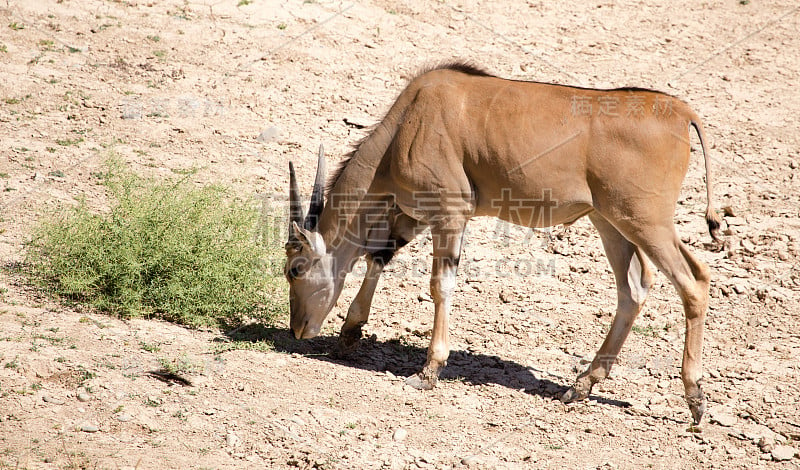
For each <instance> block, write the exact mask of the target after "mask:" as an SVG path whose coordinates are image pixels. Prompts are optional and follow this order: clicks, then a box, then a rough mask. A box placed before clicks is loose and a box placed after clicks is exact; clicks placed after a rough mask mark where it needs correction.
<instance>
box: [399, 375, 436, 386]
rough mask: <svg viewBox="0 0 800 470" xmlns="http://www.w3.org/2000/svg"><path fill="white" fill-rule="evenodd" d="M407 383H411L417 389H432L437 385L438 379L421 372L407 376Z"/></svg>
mask: <svg viewBox="0 0 800 470" xmlns="http://www.w3.org/2000/svg"><path fill="white" fill-rule="evenodd" d="M406 385H410V386H412V387H414V388H416V389H417V390H432V389H433V387H435V386H436V379H431V378H429V377H425V375H424V374H423V373H422V372H420V373H418V374H414V375H412V376H411V377H409V378H407V379H406Z"/></svg>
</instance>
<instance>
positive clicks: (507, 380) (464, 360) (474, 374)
mask: <svg viewBox="0 0 800 470" xmlns="http://www.w3.org/2000/svg"><path fill="white" fill-rule="evenodd" d="M220 340H221V341H228V340H231V341H264V340H267V341H270V342H271V343H272V344H273V345H274V348H275V350H276V351H279V352H283V353H288V354H300V355H303V356H305V357H307V358H310V359H315V360H318V361H325V362H330V363H333V364H339V365H343V366H347V367H354V368H358V369H362V370H368V371H375V372H391V373H392V374H394V375H396V376H399V377H408V376H410V375H413V374H414V373H416V372H418V371H419V370H420V369H421V368H422V365H423V364H424V363H425V359H426V356H427V350H426V349H425V348H421V347H418V346H414V345H408V344H404V343H402V342H401V341H399V340H396V339H394V340H389V341H378V340H377V339H376V338H375V336H374V335H373V336H372V337H369V338H362V339H361V342H360V344H359V346H358V349H356V350H355V351H354V352H353V353H351V354H349V355H347V356H346V357H339V356H338V355H336V354H334V353H333V351H335V350H336V342H337V340H338V337H336V336H320V337H316V338H313V339H304V340H297V339H295V338H294V336H293V335H292V334H291V332H290V331H289V330H288V328H274V327H267V326H263V325H259V324H251V325H247V326H244V327H240V328H237V329H236V330H233V331H232V332H229V333H226V338H224V339H220ZM537 374H538V375H539V376H538V377H537ZM544 375H550V376H551V377H554V378H556V379H558V380H559V381H560V382H561V383H556V382H553V381H552V380H549V379H547V378H544V377H542V376H544ZM440 380H442V381H445V382H446V381H463V382H465V383H469V384H473V385H487V384H496V385H501V386H503V387H508V388H511V389H515V390H520V389H524V390H525V392H526V393H530V394H534V395H538V396H540V397H543V398H548V399H552V400H558V399H559V398H560V397H561V395H562V394H563V393H564V392H566V391H567V388H568V387H567V386H565V385H564V384H567V383H571V379H565V378H562V377H557V376H553V375H552V374H548V373H546V372H544V371H539V370H536V369H534V368H532V367H525V366H523V365H521V364H518V363H516V362H514V361H509V360H506V359H502V358H500V357H498V356H493V355H486V354H481V353H475V352H470V351H463V350H458V351H452V352H451V353H450V357H449V358H448V360H447V367H445V368H444V370H443V371H442V374H441V376H440ZM589 399H590V400H594V401H597V402H598V403H602V404H607V405H612V406H616V407H619V408H627V407H629V406H631V405H630V403H628V402H625V401H620V400H614V399H609V398H603V397H598V396H596V395H591V396H590V397H589Z"/></svg>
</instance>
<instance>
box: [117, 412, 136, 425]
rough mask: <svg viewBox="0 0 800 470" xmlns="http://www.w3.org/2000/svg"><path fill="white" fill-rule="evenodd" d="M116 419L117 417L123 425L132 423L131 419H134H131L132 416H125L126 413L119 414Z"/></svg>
mask: <svg viewBox="0 0 800 470" xmlns="http://www.w3.org/2000/svg"><path fill="white" fill-rule="evenodd" d="M116 417H117V421H122V422H123V423H127V422H128V421H130V420H131V419H133V418H132V417H131V415H129V414H125V413H120V414H118V415H117V416H116Z"/></svg>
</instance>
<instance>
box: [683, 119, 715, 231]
mask: <svg viewBox="0 0 800 470" xmlns="http://www.w3.org/2000/svg"><path fill="white" fill-rule="evenodd" d="M689 124H690V125H691V126H692V127H694V130H695V132H697V137H698V138H699V139H700V147H701V148H702V149H703V159H704V160H705V164H706V193H707V195H708V206H707V207H706V223H707V224H708V233H710V234H711V238H713V239H714V241H719V239H720V238H719V228H720V226H721V225H722V220H721V219H720V218H719V214H717V212H716V210H715V209H714V189H713V185H712V184H711V162H710V161H709V157H708V148H707V147H706V139H705V132H704V131H703V126H702V125H701V124H700V120H699V119H698V118H696V117H694V118H693V119H691V120H690V121H689Z"/></svg>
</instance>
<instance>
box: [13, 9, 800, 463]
mask: <svg viewBox="0 0 800 470" xmlns="http://www.w3.org/2000/svg"><path fill="white" fill-rule="evenodd" d="M661 3H667V2H656V1H647V2H643V1H638V0H637V1H614V2H608V1H604V2H599V1H598V2H583V3H581V4H580V5H572V6H569V5H566V4H564V3H563V2H536V1H529V2H525V3H523V2H474V1H463V2H458V3H456V4H449V3H443V2H437V1H419V2H413V3H412V4H407V3H402V2H390V1H381V0H375V1H366V0H365V1H360V2H348V1H345V2H328V1H313V0H312V1H287V2H272V1H267V0H253V1H252V2H247V1H242V2H239V1H238V0H223V1H218V2H213V3H212V2H199V1H165V2H156V1H142V0H122V1H97V0H88V1H77V0H41V1H36V2H31V1H25V2H23V1H10V0H6V1H5V2H2V4H0V20H1V21H0V64H2V66H0V100H2V101H0V190H2V191H0V258H1V259H2V260H3V262H4V264H5V265H6V266H9V265H12V264H13V263H14V262H17V261H19V260H20V259H22V256H23V254H24V241H25V239H26V237H27V236H28V235H29V233H30V229H31V227H32V225H33V223H35V221H36V220H37V219H38V218H39V217H40V216H41V215H42V214H44V213H46V212H47V211H49V210H52V209H53V208H54V207H57V206H58V204H70V203H74V201H75V200H76V198H80V197H85V198H86V199H87V201H88V202H89V204H91V205H92V206H93V207H97V208H102V207H104V204H105V201H106V199H105V196H104V193H103V191H102V187H100V186H99V185H98V184H97V181H96V178H93V177H92V172H94V171H97V170H98V169H99V168H101V166H102V162H103V161H104V160H105V159H106V158H107V157H108V156H109V154H111V153H115V154H117V155H120V156H122V158H124V159H125V160H126V161H128V162H129V163H130V165H131V166H132V167H133V168H134V169H135V170H136V171H139V172H141V173H144V174H149V175H156V176H158V175H163V176H169V175H173V174H174V172H182V171H184V170H186V169H190V168H199V169H200V171H199V172H198V173H197V174H196V175H195V179H196V181H197V182H198V183H200V184H201V183H208V182H215V183H223V184H227V185H230V186H232V187H234V188H235V189H236V190H237V191H239V192H240V193H241V194H260V195H266V196H267V197H270V198H273V199H275V200H278V199H280V198H282V197H283V196H284V194H285V191H286V188H287V186H288V175H287V173H286V166H287V165H286V164H287V162H288V160H289V159H292V160H294V162H295V164H296V165H297V167H298V171H299V177H300V180H301V182H302V183H303V187H304V188H310V183H311V178H312V177H313V173H314V170H315V169H314V159H315V151H316V148H317V146H318V145H319V144H320V143H321V142H322V143H324V144H325V145H326V147H327V148H328V152H329V153H328V161H329V163H330V164H331V165H332V164H333V163H334V162H335V161H336V160H337V159H338V158H340V157H339V156H340V155H343V154H344V153H346V152H347V151H348V149H349V146H350V145H352V144H353V143H354V142H356V141H357V140H358V138H360V137H361V136H363V133H364V129H362V128H360V127H361V125H364V124H370V123H373V122H375V121H376V120H377V119H379V118H380V116H382V114H383V113H384V112H385V111H386V110H387V109H388V107H389V105H390V104H391V102H392V100H393V99H394V98H395V96H396V95H397V93H399V91H400V90H401V89H402V87H403V85H404V84H405V82H406V81H407V80H408V79H409V78H410V77H413V76H414V74H415V73H416V71H418V70H419V69H420V68H422V67H423V66H424V65H426V64H430V63H435V62H438V61H442V60H451V59H457V58H460V59H468V60H471V61H474V62H475V63H477V64H481V65H483V66H484V67H486V68H488V69H489V70H491V71H492V72H494V73H497V74H499V75H501V76H505V77H511V78H515V79H528V80H539V81H547V82H561V83H568V84H574V85H581V86H591V87H617V86H641V87H649V88H655V89H659V90H663V91H666V92H669V93H671V94H674V95H676V96H679V97H681V98H683V99H685V100H686V101H688V102H689V103H691V105H692V106H693V108H694V109H695V110H696V111H697V112H698V113H699V114H700V115H701V116H703V118H704V120H705V124H706V129H707V133H708V135H709V137H710V140H711V152H712V154H713V165H714V171H715V177H714V187H715V190H716V194H717V203H718V206H719V207H724V206H727V207H729V210H728V214H727V216H726V217H725V221H726V222H725V224H724V229H725V231H726V234H727V235H726V242H725V248H724V249H723V250H712V249H709V247H708V246H707V242H708V241H709V237H708V236H707V234H706V233H705V226H704V222H703V219H702V216H701V215H702V212H703V210H704V207H705V201H706V199H705V184H704V182H703V166H702V159H701V158H700V155H699V154H698V153H697V152H696V151H695V152H693V160H692V165H691V167H690V170H689V173H688V175H687V178H686V181H685V185H684V191H683V194H682V196H681V200H680V201H679V205H678V211H677V215H676V223H677V224H678V229H679V231H680V233H681V235H682V237H683V238H684V241H686V242H687V243H688V244H689V245H690V246H691V247H692V249H693V250H694V252H695V253H697V255H698V256H699V257H700V258H702V259H703V260H704V261H706V262H707V263H708V264H709V265H710V266H711V268H712V271H713V281H712V288H711V293H712V301H711V306H710V311H709V315H708V321H707V335H706V346H705V352H704V356H705V365H706V379H705V380H706V382H705V390H706V392H707V394H708V396H709V400H710V402H709V407H710V409H709V412H708V414H707V418H706V420H705V422H704V424H703V425H702V428H701V429H702V432H699V433H694V432H688V431H687V428H688V425H689V422H690V419H691V418H690V416H689V411H688V408H687V407H686V406H685V403H684V401H683V398H682V395H683V391H682V385H681V383H680V379H679V367H678V366H679V361H680V355H681V350H682V344H683V332H682V324H683V313H682V309H681V306H680V301H679V299H678V297H677V295H676V294H675V292H674V290H673V289H672V287H671V286H670V285H669V284H668V282H667V281H666V279H665V278H664V277H663V276H662V275H658V276H657V278H656V285H655V286H654V288H653V290H652V291H651V295H650V297H649V299H648V303H647V305H646V307H645V310H644V312H643V314H642V315H641V316H640V318H639V319H638V320H637V323H636V327H635V329H634V332H633V333H632V335H631V337H630V338H629V339H628V341H627V343H626V345H625V348H624V349H623V352H622V354H621V356H620V358H619V363H618V365H617V366H616V367H615V369H614V370H613V372H612V377H611V378H609V379H608V380H607V381H605V382H603V383H602V384H600V385H598V386H596V387H595V389H594V392H593V395H592V396H591V398H590V399H589V400H587V401H585V402H583V403H579V404H575V405H569V406H564V405H562V404H561V403H560V402H559V401H558V400H557V399H556V397H558V396H559V394H560V393H561V392H563V391H564V390H565V388H566V386H568V385H569V384H570V383H571V382H572V380H573V379H574V377H575V375H576V374H577V373H578V372H579V371H582V370H583V369H584V368H585V367H586V366H585V363H586V361H587V360H590V359H591V358H592V356H593V354H594V352H595V351H596V349H597V348H598V347H599V345H600V343H601V342H602V339H603V336H604V333H605V331H606V330H607V328H608V325H609V323H610V320H611V314H612V313H613V311H614V305H615V292H614V288H613V276H612V274H611V272H610V269H609V267H608V263H607V261H606V259H605V257H604V256H603V254H602V248H601V246H600V242H599V238H598V236H597V234H596V232H595V231H594V229H593V228H592V227H591V225H590V224H589V223H588V222H587V221H585V220H584V221H580V222H579V223H577V224H575V225H574V226H573V227H571V228H569V229H564V228H555V229H554V230H553V231H552V232H551V233H550V235H548V234H546V233H541V232H531V231H527V230H522V229H519V228H515V227H511V228H509V227H508V226H504V225H502V224H497V223H496V222H494V221H491V220H476V221H475V222H474V223H473V224H472V225H471V226H470V233H469V237H468V245H467V247H466V249H465V253H464V257H463V259H464V262H465V264H466V267H462V269H461V272H460V274H459V289H458V292H457V295H456V298H455V300H454V305H453V308H454V314H453V320H452V330H451V333H452V344H453V353H452V355H451V358H450V363H449V366H448V367H447V369H446V370H445V373H444V376H445V380H443V382H442V383H441V384H440V386H439V387H438V388H437V389H435V390H433V391H430V392H421V391H417V390H414V389H411V388H409V387H407V386H405V385H404V383H403V378H404V377H405V376H406V375H409V374H411V373H413V372H415V371H416V370H417V369H418V368H419V367H420V366H421V364H422V363H423V361H424V357H425V347H426V346H427V342H428V336H427V335H428V334H429V330H430V324H431V319H432V310H433V305H432V303H431V302H430V301H429V297H428V295H427V289H428V287H427V286H428V278H427V270H428V262H427V258H426V256H427V255H428V253H429V252H430V246H429V242H428V240H427V239H426V238H425V237H424V236H422V237H420V238H419V239H418V240H417V241H415V242H414V243H413V244H412V245H411V246H409V247H408V249H406V250H405V251H404V252H402V254H400V255H398V258H397V259H396V260H395V261H394V262H393V263H394V264H393V265H392V267H391V268H390V269H389V270H388V272H387V273H386V276H385V279H384V280H383V281H382V283H381V285H380V287H379V290H378V294H377V296H376V301H375V304H374V308H373V316H372V319H371V321H370V323H369V324H368V325H367V327H366V332H367V334H368V335H370V336H371V338H370V339H369V340H368V341H366V342H365V344H363V345H362V348H361V349H360V350H359V354H358V355H357V356H356V357H355V358H352V359H350V360H347V361H342V360H335V359H333V358H332V357H330V356H328V354H327V352H328V351H329V350H330V347H331V346H332V344H333V342H334V339H335V335H336V334H337V332H338V329H339V327H340V325H341V318H342V316H343V313H344V312H346V310H347V306H348V304H349V301H350V300H351V299H352V298H353V296H354V294H355V291H356V289H357V287H358V284H359V278H358V275H354V276H352V277H351V279H350V280H349V281H348V283H347V286H346V290H345V292H344V294H343V296H342V298H341V299H340V301H339V303H338V305H337V307H336V308H335V310H334V312H333V314H332V315H331V318H330V319H329V321H328V323H327V324H326V326H325V328H324V329H323V335H322V337H321V338H319V339H316V340H313V341H307V342H298V341H294V340H292V339H290V338H289V336H288V334H287V333H286V330H285V325H286V323H287V322H288V319H282V321H283V324H282V325H277V326H278V327H279V328H277V327H276V328H273V327H269V328H265V327H257V326H252V327H249V328H245V329H242V330H240V331H238V332H237V333H236V334H235V335H233V337H234V339H236V338H239V339H241V338H245V339H247V338H266V339H269V340H271V341H273V342H274V343H275V348H274V350H268V349H265V350H258V349H259V348H258V347H256V350H227V349H228V348H227V346H226V345H227V344H228V343H226V341H229V340H230V337H228V336H225V335H223V334H221V333H220V332H215V331H190V330H186V329H184V328H181V327H178V326H175V325H171V324H165V323H160V322H154V321H144V320H134V321H121V320H118V319H114V318H110V317H107V316H103V315H99V314H96V313H93V312H87V311H81V310H79V309H73V308H66V307H63V306H60V305H58V304H55V303H53V302H52V301H51V300H48V299H45V298H41V297H40V296H38V295H37V294H36V293H35V292H33V291H31V290H29V289H27V288H25V287H23V286H21V285H20V283H19V282H18V279H16V278H15V277H14V276H13V274H9V273H8V272H7V271H4V272H3V273H2V274H0V364H2V367H0V468H6V467H8V468H114V469H116V468H142V469H144V468H290V467H299V468H343V469H344V468H384V467H385V468H415V467H419V468H452V467H461V466H470V467H474V468H753V467H771V468H787V467H797V466H798V462H800V460H798V458H797V457H794V458H793V457H792V455H793V454H794V453H795V452H797V451H798V450H800V445H798V444H797V441H798V440H800V411H798V396H800V387H798V379H800V369H799V367H800V363H798V359H797V358H798V356H799V355H800V334H798V331H800V330H799V329H798V326H800V320H798V318H797V311H798V304H799V301H800V295H799V293H800V267H799V266H800V263H798V259H799V258H800V255H799V254H798V250H800V246H799V243H800V240H799V238H800V183H799V182H798V179H799V178H798V177H797V176H796V175H797V168H798V165H799V164H800V162H798V150H797V149H798V148H800V138H799V137H798V132H797V129H798V116H800V93H798V91H797V88H796V87H797V84H798V82H800V60H798V58H800V57H798V52H797V51H800V34H799V33H800V10H799V9H798V7H797V5H796V3H795V2H793V1H791V0H783V1H770V2H744V1H734V0H724V1H706V2H696V1H673V2H668V3H669V6H662V5H661ZM237 4H238V5H237ZM264 131H266V133H265V135H264V137H265V139H262V140H264V141H262V140H258V139H257V137H258V136H259V135H260V134H262V132H264ZM696 145H697V142H696V141H695V146H696ZM357 271H358V269H357ZM163 361H167V362H172V363H173V364H179V365H180V366H181V368H182V370H184V371H186V375H187V377H188V378H189V379H190V380H191V381H192V386H182V385H179V384H168V383H163V382H161V381H159V380H156V379H155V378H154V377H152V376H150V375H148V374H147V372H148V371H150V370H153V369H157V368H158V367H159V366H160V364H161V363H162V362H163ZM783 458H786V459H788V460H785V461H778V460H779V459H783Z"/></svg>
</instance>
